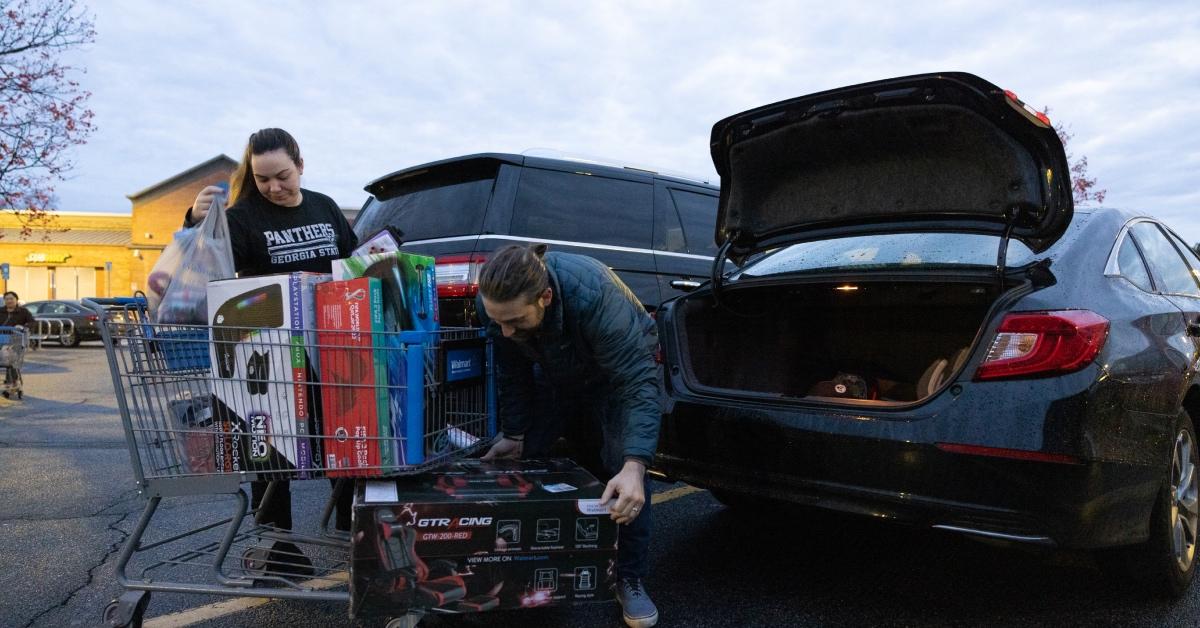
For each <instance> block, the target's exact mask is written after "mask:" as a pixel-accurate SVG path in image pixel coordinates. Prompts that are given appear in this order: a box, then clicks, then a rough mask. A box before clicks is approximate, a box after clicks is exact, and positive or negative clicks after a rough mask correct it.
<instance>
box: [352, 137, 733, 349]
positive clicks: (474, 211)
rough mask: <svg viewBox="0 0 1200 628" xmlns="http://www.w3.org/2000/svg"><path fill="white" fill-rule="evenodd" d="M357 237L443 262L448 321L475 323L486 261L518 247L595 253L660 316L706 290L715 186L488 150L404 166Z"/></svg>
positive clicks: (384, 181) (373, 188)
mask: <svg viewBox="0 0 1200 628" xmlns="http://www.w3.org/2000/svg"><path fill="white" fill-rule="evenodd" d="M365 189H366V191H367V192H368V193H370V194H371V197H370V198H369V199H368V200H367V202H366V204H365V205H363V209H362V211H360V212H359V214H358V218H357V220H356V221H355V225H354V230H355V232H357V233H358V236H359V238H360V239H361V238H363V237H365V236H369V235H371V234H373V233H375V232H376V231H378V230H380V229H382V228H384V227H388V226H391V227H394V228H396V229H398V230H400V232H401V233H402V235H403V239H404V250H406V251H412V252H415V253H421V254H424V255H432V256H434V257H436V258H437V283H438V297H439V301H440V316H441V320H442V324H443V325H450V326H457V325H463V324H466V323H469V322H470V321H472V319H473V318H474V305H475V293H476V290H477V283H476V279H477V276H478V272H479V267H480V266H481V265H482V264H483V262H485V261H487V257H488V254H489V253H491V252H492V251H495V250H498V249H500V248H501V247H503V246H505V245H508V244H512V243H521V242H542V243H546V244H549V245H550V248H551V249H552V250H556V251H565V252H569V253H578V254H582V255H588V256H590V257H594V258H596V259H599V260H600V261H602V262H604V263H605V264H607V265H608V266H609V267H610V268H612V269H613V270H614V271H616V273H617V275H618V276H620V277H621V279H622V280H623V281H624V282H625V283H626V285H628V286H629V288H630V289H632V290H633V292H634V294H636V295H637V297H638V298H639V299H640V300H641V302H642V304H643V305H645V306H646V309H647V310H650V311H654V310H655V309H657V307H658V305H659V304H660V303H662V302H663V301H666V300H667V299H670V298H673V297H675V296H678V295H680V294H682V293H684V292H686V291H689V290H691V289H692V288H695V287H697V286H699V285H700V283H701V282H702V281H703V280H704V279H705V278H707V277H708V275H709V273H710V270H711V267H712V261H713V258H714V257H715V256H716V253H717V251H716V246H715V245H714V243H713V242H714V237H713V236H714V233H715V223H716V216H717V198H718V195H719V193H720V191H719V188H718V187H717V186H714V185H710V184H708V183H707V182H704V181H699V180H691V179H687V178H683V177H678V176H667V175H663V174H659V173H657V172H654V171H650V170H644V169H640V168H632V167H620V166H612V165H604V164H598V163H595V162H591V161H582V160H570V159H553V158H547V157H534V156H528V155H517V154H505V153H481V154H475V155H467V156H463V157H455V158H453V159H446V160H442V161H437V162H433V163H428V164H423V165H420V166H415V167H412V168H406V169H404V170H400V171H397V172H393V173H392V174H389V175H386V176H383V177H380V178H379V179H376V180H375V181H372V182H371V183H369V184H368V185H367V186H366V188H365Z"/></svg>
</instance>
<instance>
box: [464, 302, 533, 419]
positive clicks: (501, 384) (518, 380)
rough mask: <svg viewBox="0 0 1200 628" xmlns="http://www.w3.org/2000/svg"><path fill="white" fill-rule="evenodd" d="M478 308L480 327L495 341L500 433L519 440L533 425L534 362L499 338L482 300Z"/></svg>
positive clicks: (509, 342)
mask: <svg viewBox="0 0 1200 628" xmlns="http://www.w3.org/2000/svg"><path fill="white" fill-rule="evenodd" d="M475 306H476V310H477V311H478V313H479V321H480V323H481V324H482V325H483V327H484V328H486V329H487V330H488V336H489V337H490V338H491V339H492V357H493V358H494V359H495V362H496V364H495V366H496V396H497V397H498V399H497V404H498V405H499V407H498V408H497V411H498V412H499V415H500V429H501V431H503V432H504V433H505V434H506V435H508V436H519V435H521V434H524V433H525V432H528V431H529V428H530V427H531V426H532V423H533V402H534V395H535V392H534V391H535V388H534V380H533V360H531V359H529V357H527V356H526V355H525V354H524V353H522V352H521V349H520V348H519V347H517V345H516V343H515V342H513V341H512V340H509V339H507V338H504V337H503V336H501V335H500V334H499V332H498V330H497V329H496V326H495V325H493V324H492V322H491V319H489V318H488V316H487V313H486V312H485V311H484V309H483V302H482V300H480V299H476V301H475Z"/></svg>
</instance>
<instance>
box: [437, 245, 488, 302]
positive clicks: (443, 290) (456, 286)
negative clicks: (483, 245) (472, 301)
mask: <svg viewBox="0 0 1200 628" xmlns="http://www.w3.org/2000/svg"><path fill="white" fill-rule="evenodd" d="M486 261H487V258H486V257H484V256H482V255H479V254H477V253H472V254H470V255H446V256H443V257H439V258H437V270H436V273H437V291H438V296H439V297H474V296H475V294H476V293H477V292H479V268H480V267H481V266H483V263H484V262H486Z"/></svg>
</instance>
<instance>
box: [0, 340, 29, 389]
mask: <svg viewBox="0 0 1200 628" xmlns="http://www.w3.org/2000/svg"><path fill="white" fill-rule="evenodd" d="M28 347H29V333H28V332H27V331H25V329H23V328H21V327H0V368H3V369H4V383H3V384H2V385H0V396H3V397H4V398H5V399H11V398H13V397H16V398H17V399H21V398H23V397H24V396H25V392H24V390H23V389H22V385H23V384H22V380H21V367H22V365H23V364H24V362H25V350H26V349H27V348H28Z"/></svg>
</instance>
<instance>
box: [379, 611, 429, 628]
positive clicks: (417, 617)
mask: <svg viewBox="0 0 1200 628" xmlns="http://www.w3.org/2000/svg"><path fill="white" fill-rule="evenodd" d="M424 617H425V613H422V612H420V611H409V613H408V614H407V615H404V616H403V617H393V618H392V619H391V620H389V621H388V623H387V624H386V625H385V627H384V628H417V624H420V623H421V619H423V618H424Z"/></svg>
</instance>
